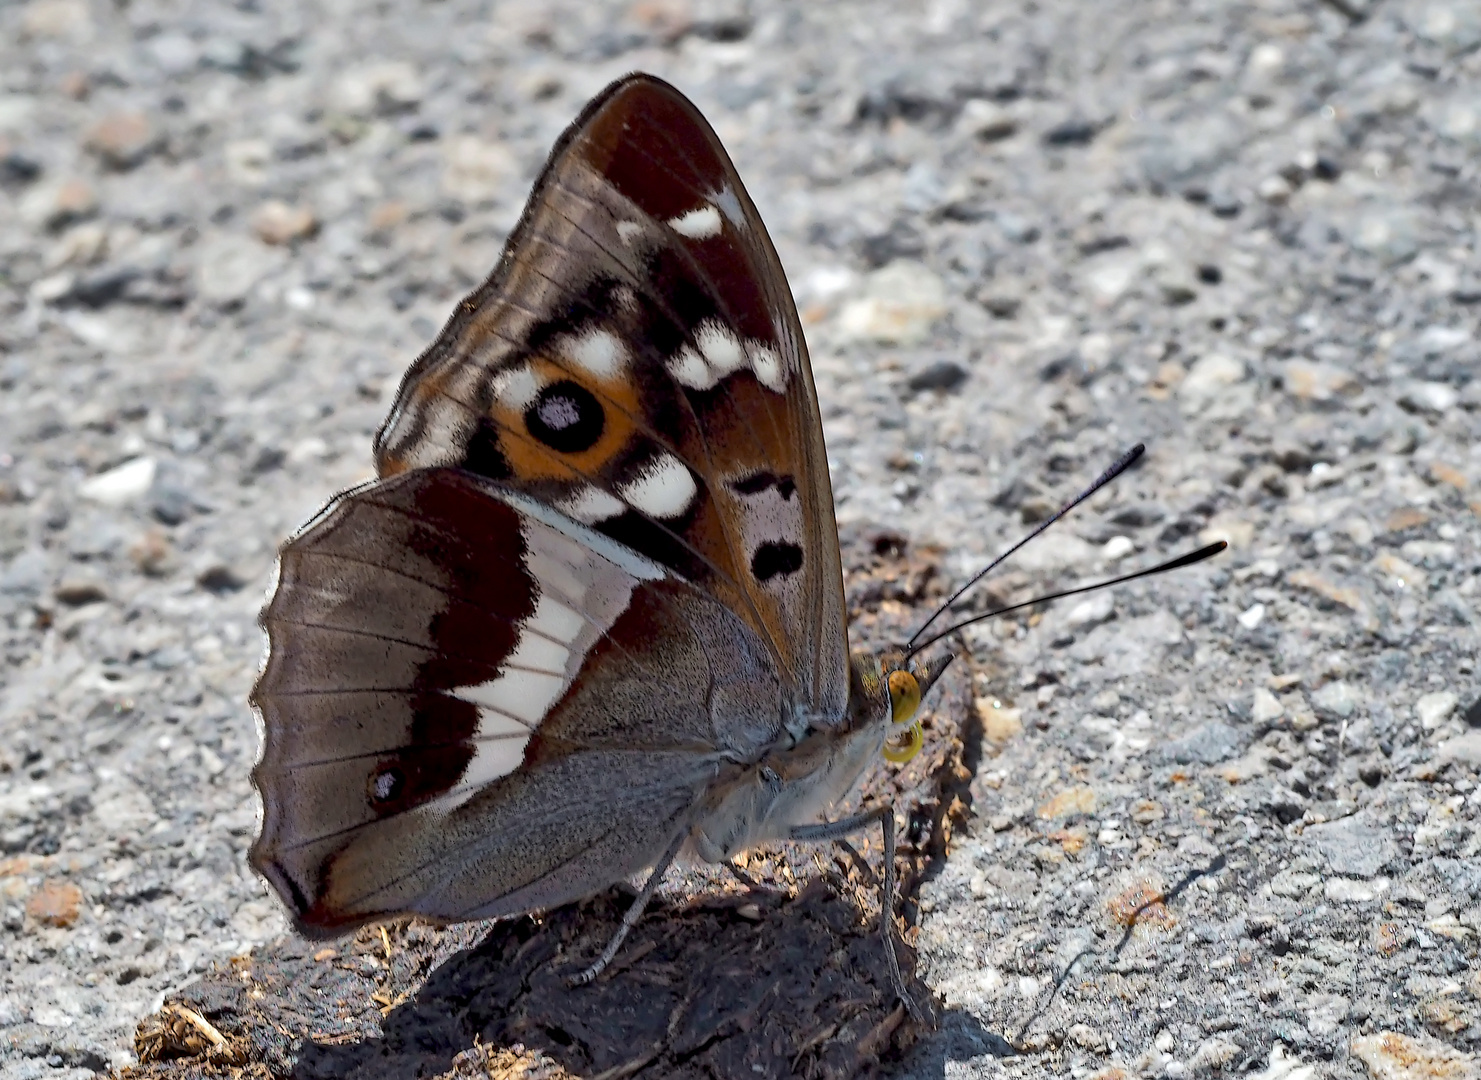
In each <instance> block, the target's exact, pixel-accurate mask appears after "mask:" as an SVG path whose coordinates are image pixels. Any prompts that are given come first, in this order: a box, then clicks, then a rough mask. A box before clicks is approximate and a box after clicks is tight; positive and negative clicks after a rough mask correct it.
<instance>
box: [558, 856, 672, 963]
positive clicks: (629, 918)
mask: <svg viewBox="0 0 1481 1080" xmlns="http://www.w3.org/2000/svg"><path fill="white" fill-rule="evenodd" d="M688 835H689V834H688V833H686V832H681V833H680V834H679V835H678V836H677V837H675V839H674V842H673V843H672V844H670V845H669V848H668V850H667V851H665V852H664V853H663V858H661V859H659V860H658V864H657V865H656V866H654V867H653V873H651V874H649V875H648V880H647V881H646V882H645V883H644V885H643V891H642V892H640V893H638V895H637V896H636V897H635V898H634V899H633V902H632V904H631V905H630V906H629V907H628V909H627V914H625V915H623V916H622V925H621V926H619V927H618V928H617V932H616V933H615V934H613V935H612V940H611V941H609V942H607V947H606V948H605V949H603V950H602V955H601V956H598V957H597V958H596V961H595V962H594V963H593V964H592V965H591V967H589V968H587V969H586V970H585V971H582V972H580V973H579V974H576V975H572V976H571V977H570V978H569V979H567V980H566V985H567V986H570V987H577V986H585V985H586V984H587V983H589V982H591V981H592V980H593V979H595V978H596V977H597V976H598V975H600V974H601V973H602V972H603V971H604V970H606V967H607V965H608V964H610V963H611V962H612V958H613V957H614V956H616V955H617V950H618V949H620V948H621V947H622V943H623V941H625V940H626V939H627V935H628V932H629V931H631V930H632V928H633V927H634V926H637V925H638V920H639V919H641V918H642V917H643V909H644V908H646V907H647V906H648V901H649V900H652V899H653V894H654V893H655V892H657V891H658V886H659V884H660V883H661V882H662V881H663V875H664V874H666V873H668V868H669V867H670V866H671V865H672V864H673V861H674V857H675V856H677V855H678V854H679V849H680V848H681V847H683V846H684V841H685V839H686V838H687V837H688Z"/></svg>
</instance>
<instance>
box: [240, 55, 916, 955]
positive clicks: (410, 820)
mask: <svg viewBox="0 0 1481 1080" xmlns="http://www.w3.org/2000/svg"><path fill="white" fill-rule="evenodd" d="M375 453H376V465H377V472H378V478H377V479H376V480H374V481H371V482H370V483H368V484H365V485H362V486H361V487H358V488H354V489H351V490H350V491H347V492H344V493H342V494H341V495H339V496H338V497H337V498H336V499H334V500H333V501H332V502H331V503H330V504H329V505H328V506H327V507H325V509H324V510H323V511H321V513H320V514H319V516H318V517H317V518H315V520H314V521H312V522H311V523H310V524H309V525H308V526H306V527H305V528H304V529H303V530H302V531H301V532H300V533H299V534H298V535H297V536H296V537H294V538H293V539H292V540H291V541H289V542H288V543H287V544H286V545H285V546H284V548H283V550H282V554H281V557H280V560H279V576H278V582H277V584H276V587H275V590H274V593H273V596H272V599H271V600H270V602H269V604H268V605H267V607H266V608H265V609H264V612H263V618H262V621H263V625H264V627H265V628H266V631H267V634H268V640H269V651H268V657H267V660H266V662H265V664H264V667H263V671H262V674H261V676H260V678H259V680H258V682H257V685H256V687H255V688H254V690H253V695H252V702H253V705H254V706H255V708H256V709H257V711H258V712H259V714H260V716H261V719H262V724H263V730H264V741H263V754H262V758H261V760H260V761H259V763H258V765H257V767H256V769H255V770H254V772H253V779H254V782H255V783H256V785H257V788H258V790H259V791H260V793H261V795H262V802H263V823H262V830H261V833H260V835H259V837H258V839H257V841H256V843H255V844H254V845H253V848H252V852H251V860H252V863H253V865H254V866H255V867H256V868H257V869H258V870H259V872H261V873H262V874H263V875H264V876H265V877H266V878H267V879H268V880H269V881H270V882H271V883H272V884H273V886H274V888H275V889H276V891H277V892H278V894H279V895H280V896H281V897H282V899H283V900H284V902H285V904H286V905H287V907H288V908H289V910H290V912H291V914H292V915H293V918H294V921H295V924H296V925H297V927H298V928H299V930H301V931H302V932H304V933H307V934H311V935H330V934H338V933H343V932H345V931H347V930H350V929H352V928H354V927H356V926H358V925H361V924H364V923H366V922H370V921H373V920H376V919H380V918H384V917H387V916H390V915H395V914H405V913H413V914H419V915H423V916H427V917H430V918H434V919H440V920H461V919H475V918H487V917H496V916H505V915H512V914H518V913H523V912H528V911H532V910H537V909H541V908H548V907H552V906H555V905H558V904H562V903H565V902H567V901H570V900H575V899H578V898H581V897H584V896H588V895H590V894H592V893H594V892H597V891H599V890H601V889H603V888H606V887H608V886H610V885H611V884H613V883H615V882H618V881H621V880H624V879H627V878H630V877H632V876H633V875H634V874H636V873H638V872H640V871H642V870H643V869H645V868H647V867H652V866H658V867H659V868H660V870H661V868H662V867H663V866H664V865H666V861H667V860H668V859H670V858H672V857H673V856H674V855H675V854H677V853H679V852H685V853H687V854H688V855H689V856H691V857H695V858H700V859H705V860H710V861H716V860H722V859H728V858H730V857H731V856H733V855H734V854H736V853H738V852H740V851H742V850H744V849H746V848H748V847H750V846H752V845H754V844H757V843H761V842H764V841H767V840H775V839H784V838H795V837H796V836H798V835H799V833H798V830H799V829H816V828H818V827H819V826H816V825H812V824H808V823H811V822H817V821H818V819H819V817H820V816H821V815H822V814H823V813H824V812H825V811H826V809H827V807H828V806H829V805H830V804H831V803H832V802H834V801H835V800H836V799H838V798H839V797H840V796H842V795H843V794H844V793H846V792H847V791H848V790H849V788H851V787H852V786H853V784H854V783H855V782H856V781H857V779H858V777H859V775H860V773H861V772H862V771H863V769H864V767H865V766H866V765H867V764H868V762H869V761H870V760H872V759H873V757H874V756H875V755H876V754H878V753H880V751H881V750H882V749H884V750H885V752H886V755H887V756H888V755H889V754H890V753H891V750H890V749H889V747H890V746H891V745H894V743H895V741H897V740H896V736H897V735H898V734H899V732H900V730H901V725H902V724H904V723H905V722H907V721H909V720H910V717H911V714H912V713H913V712H914V709H915V704H916V703H918V701H919V697H920V693H921V692H922V691H923V689H924V688H926V687H928V686H929V684H930V682H931V681H932V680H933V679H934V677H935V675H936V674H939V670H940V668H939V666H938V667H937V668H934V669H930V670H925V669H923V670H921V671H918V672H914V673H912V672H911V671H908V670H906V665H905V663H904V658H903V657H900V656H898V655H896V656H892V657H885V658H883V659H884V663H883V664H881V659H880V658H871V657H863V656H857V657H853V658H851V657H850V654H849V651H848V643H847V632H846V625H845V612H844V604H843V588H842V573H841V569H840V560H839V549H838V540H837V533H836V527H835V524H834V519H833V506H832V492H831V485H830V483H829V477H828V467H827V458H826V454H825V452H824V447H823V437H822V427H821V421H820V418H819V413H818V404H817V396H816V391H815V389H814V387H813V381H812V375H811V371H810V368H809V365H808V360H807V353H806V349H805V346H804V344H803V340H802V333H801V328H800V325H799V323H798V320H797V314H796V309H795V307H794V305H793V302H792V299H791V295H790V292H789V290H788V288H787V285H786V280H785V277H784V275H783V274H782V271H781V266H780V263H779V261H778V260H777V256H776V253H775V251H774V250H773V248H772V246H771V243H770V240H769V239H768V238H767V236H766V231H765V229H764V227H763V226H762V224H761V221H760V218H759V216H758V215H757V214H756V211H755V207H754V206H753V205H752V204H751V202H750V199H749V198H748V196H747V195H746V193H745V190H744V188H743V186H742V185H741V183H740V180H739V177H738V176H737V175H736V173H735V170H734V167H733V166H732V165H731V164H730V161H729V158H728V157H727V156H726V155H725V152H724V150H723V149H722V148H721V146H720V144H719V141H718V139H717V138H716V137H715V134H714V132H713V131H712V130H711V129H710V127H709V125H708V124H707V123H706V122H705V121H704V119H703V118H702V117H701V116H700V115H699V113H698V111H697V110H695V108H694V106H693V105H691V104H690V103H689V102H688V101H687V100H686V99H685V98H683V96H682V95H680V94H679V93H678V92H677V91H676V90H674V89H673V88H672V87H669V86H668V85H667V84H664V83H662V82H660V81H658V80H656V79H652V78H649V77H647V76H640V75H637V76H629V77H628V78H627V79H624V80H620V81H619V82H618V83H615V84H614V85H613V86H611V87H609V88H608V89H607V90H606V91H604V92H603V94H601V95H599V96H598V98H597V99H596V100H595V101H594V102H593V103H592V104H591V105H590V106H588V108H587V110H586V111H585V112H584V113H583V114H582V116H581V117H579V118H578V119H577V121H576V122H575V123H574V124H573V125H572V127H571V128H570V129H569V130H568V131H567V133H566V134H565V135H564V136H563V137H562V139H561V141H560V142H559V143H558V144H557V146H556V149H555V151H554V152H553V153H552V155H551V159H550V162H549V163H548V164H547V166H546V169H545V172H544V173H543V174H542V177H541V179H540V180H539V181H538V182H537V184H536V187H535V191H534V193H533V194H532V196H531V199H530V204H529V206H528V208H527V209H526V211H525V215H524V217H523V218H522V219H521V221H520V223H519V225H518V226H517V227H516V229H515V231H514V233H513V234H512V236H511V238H510V240H509V243H508V246H507V247H506V250H505V253H504V255H503V256H502V257H501V259H500V262H499V264H498V266H497V267H496V268H495V270H494V272H493V274H492V275H491V277H490V278H489V280H488V282H486V283H485V284H484V285H483V286H482V287H481V288H480V289H478V290H477V291H475V292H474V293H473V294H472V295H470V296H469V297H468V298H466V299H465V300H464V301H463V302H462V303H461V304H459V306H458V307H457V309H456V310H455V312H454V314H453V316H452V318H451V319H450V320H449V322H448V324H447V326H446V327H445V328H444V330H443V332H442V334H441V335H440V336H439V338H438V339H437V341H436V342H435V343H434V344H433V345H432V346H431V347H430V348H429V349H428V350H427V351H426V352H425V353H424V354H423V355H422V356H421V357H420V358H419V359H418V360H417V361H416V363H415V364H414V365H413V366H412V367H411V369H410V370H409V371H408V373H407V375H406V378H405V379H404V381H403V382H402V385H401V388H400V392H399V394H398V396H397V400H396V403H395V405H394V406H393V408H392V410H391V413H390V415H389V417H388V418H387V420H386V423H385V425H384V426H383V428H382V429H381V431H380V433H379V434H378V435H377V438H376V443H375ZM905 691H909V692H908V693H906V692H905ZM902 693H903V695H904V696H902ZM912 693H913V694H914V697H911V696H910V695H911V694H912ZM906 706H908V707H906ZM913 730H914V731H915V732H916V734H917V735H918V728H916V729H913ZM917 745H918V744H917ZM884 824H885V827H886V830H887V835H889V833H888V830H889V829H890V828H892V825H893V819H891V820H890V821H889V822H886V823H884ZM829 835H832V834H829ZM887 880H888V878H887ZM890 955H891V959H893V953H891V954H890Z"/></svg>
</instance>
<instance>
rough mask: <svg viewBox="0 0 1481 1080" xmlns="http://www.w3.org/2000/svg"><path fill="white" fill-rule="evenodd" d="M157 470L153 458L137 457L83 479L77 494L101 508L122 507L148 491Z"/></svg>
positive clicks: (156, 464)
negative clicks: (98, 504) (100, 504)
mask: <svg viewBox="0 0 1481 1080" xmlns="http://www.w3.org/2000/svg"><path fill="white" fill-rule="evenodd" d="M157 470H158V463H157V462H156V461H155V460H154V458H152V457H137V458H134V459H133V460H132V461H125V462H124V463H123V464H122V465H117V466H115V467H113V468H111V469H109V470H108V471H107V472H104V473H99V474H98V475H97V476H94V477H90V478H89V479H87V480H84V481H83V482H82V485H81V486H80V487H79V488H78V489H77V493H78V494H79V495H81V496H82V497H83V498H84V499H87V500H89V501H90V502H96V503H102V504H103V505H104V506H125V505H127V504H128V503H131V502H133V501H134V500H135V499H138V498H140V497H142V496H143V495H144V494H145V493H146V492H148V490H149V489H150V487H151V486H153V484H154V474H155V472H156V471H157Z"/></svg>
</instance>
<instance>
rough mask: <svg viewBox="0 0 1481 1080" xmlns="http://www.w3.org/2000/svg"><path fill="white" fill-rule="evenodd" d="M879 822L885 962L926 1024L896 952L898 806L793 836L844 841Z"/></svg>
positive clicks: (805, 828) (798, 830) (802, 828)
mask: <svg viewBox="0 0 1481 1080" xmlns="http://www.w3.org/2000/svg"><path fill="white" fill-rule="evenodd" d="M876 823H878V825H879V828H880V832H881V833H883V834H884V837H883V838H884V881H883V883H882V884H881V886H880V904H879V922H880V927H879V931H880V936H881V937H882V938H883V939H884V956H885V961H886V962H887V963H888V964H889V966H890V981H891V982H893V983H894V984H895V993H896V994H898V995H899V996H900V1000H901V1001H903V1002H904V1003H905V1008H906V1009H907V1010H908V1011H909V1013H910V1015H911V1016H912V1017H913V1018H914V1019H915V1020H916V1021H917V1022H918V1023H926V1022H927V1021H926V1017H925V1016H924V1015H923V1014H922V1013H921V1011H920V1007H919V1006H917V1005H916V1003H915V999H914V998H912V997H911V996H910V991H909V990H908V989H906V986H905V978H904V976H902V975H901V974H900V960H899V958H898V957H897V956H896V955H895V935H894V925H895V808H894V807H893V806H878V807H875V808H874V809H873V810H866V811H864V812H863V813H862V814H855V815H854V816H853V817H846V818H842V819H840V820H838V821H825V822H823V823H822V824H820V825H794V826H793V827H792V833H791V836H792V839H793V840H842V839H843V838H844V837H846V836H853V835H855V834H857V833H861V832H863V831H864V830H865V829H868V828H870V827H871V826H873V825H874V824H876Z"/></svg>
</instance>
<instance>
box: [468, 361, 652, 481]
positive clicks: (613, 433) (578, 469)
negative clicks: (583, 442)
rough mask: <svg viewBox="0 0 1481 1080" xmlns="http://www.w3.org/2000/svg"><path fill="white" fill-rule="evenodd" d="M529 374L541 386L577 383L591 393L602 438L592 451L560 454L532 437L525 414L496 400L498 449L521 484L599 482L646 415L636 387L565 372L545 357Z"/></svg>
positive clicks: (576, 371) (532, 364) (626, 381)
mask: <svg viewBox="0 0 1481 1080" xmlns="http://www.w3.org/2000/svg"><path fill="white" fill-rule="evenodd" d="M529 368H530V371H531V372H532V373H533V374H534V375H535V378H536V380H537V381H538V382H539V384H540V385H541V386H549V385H550V384H551V383H555V382H573V383H575V384H576V385H578V386H580V387H582V388H583V389H585V390H587V391H589V392H590V393H591V395H592V396H593V397H595V398H596V399H597V401H598V402H600V403H601V405H602V434H601V436H600V437H599V438H598V439H597V441H596V442H594V443H593V444H592V445H591V446H589V447H587V448H586V449H585V450H580V451H577V452H575V453H562V452H561V451H559V450H556V449H554V448H552V447H550V446H547V445H545V443H543V442H541V441H540V440H539V439H537V438H536V437H535V436H534V435H533V434H531V432H530V429H529V426H528V425H527V424H526V423H525V417H524V414H523V413H518V412H515V411H514V410H513V409H510V408H507V407H505V406H504V405H502V404H500V403H499V402H498V401H495V402H494V405H493V407H492V408H491V409H490V410H489V415H490V416H491V417H492V419H493V421H494V423H496V424H497V425H498V426H499V449H500V450H501V451H502V452H503V454H504V460H505V461H507V462H508V463H509V468H510V469H511V470H512V471H513V473H514V476H515V478H516V479H519V480H571V479H575V478H577V477H579V476H587V477H595V476H598V475H600V474H601V471H602V468H603V467H604V466H606V465H607V464H609V463H610V462H611V461H613V460H614V459H615V458H616V457H617V455H618V454H619V453H621V452H622V450H623V449H624V448H626V447H627V446H628V444H629V443H630V442H631V441H632V437H633V433H634V432H635V431H636V430H637V424H636V423H634V421H633V417H634V416H640V415H642V408H641V406H640V405H639V403H638V388H637V385H636V384H635V383H634V382H633V381H631V380H629V379H622V378H615V379H602V378H598V377H596V376H595V375H592V374H591V373H590V372H588V371H582V370H579V369H576V368H575V367H574V366H572V367H567V366H565V365H563V364H558V363H556V362H555V361H553V360H551V359H549V358H548V357H544V356H535V357H532V358H531V359H530V361H529Z"/></svg>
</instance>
